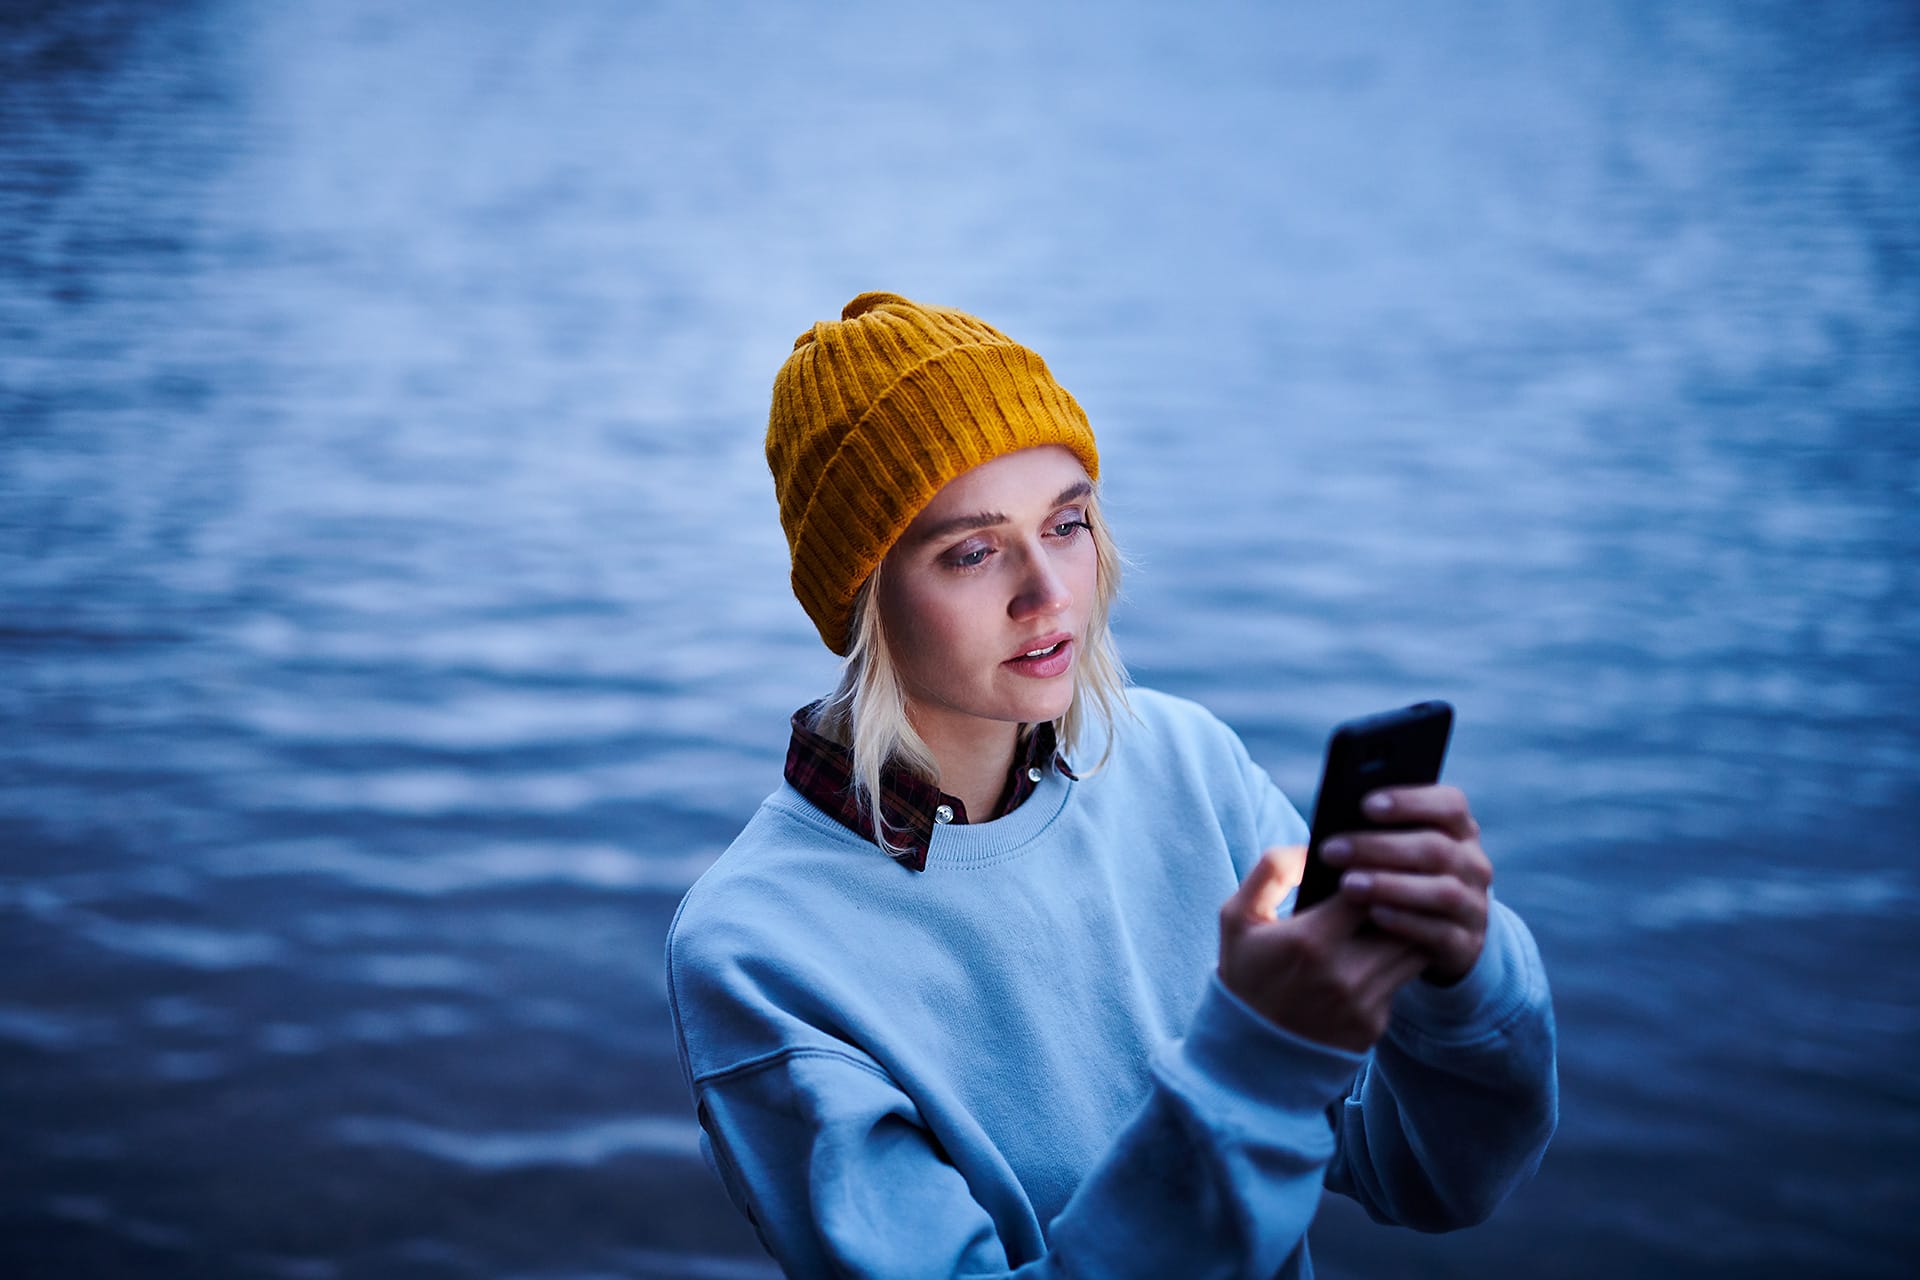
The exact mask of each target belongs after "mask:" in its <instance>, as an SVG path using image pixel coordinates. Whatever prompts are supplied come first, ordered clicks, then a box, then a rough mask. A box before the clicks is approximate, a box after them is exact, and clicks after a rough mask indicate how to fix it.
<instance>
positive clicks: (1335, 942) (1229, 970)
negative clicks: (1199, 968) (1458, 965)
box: [1220, 845, 1431, 1053]
mask: <svg viewBox="0 0 1920 1280" xmlns="http://www.w3.org/2000/svg"><path fill="white" fill-rule="evenodd" d="M1306 852H1307V851H1306V849H1305V847H1304V846H1301V845H1289V846H1284V847H1280V846H1277V847H1275V848H1272V849H1268V850H1267V851H1266V852H1265V853H1263V854H1262V855H1261V856H1260V861H1259V862H1257V863H1255V864H1254V868H1253V870H1252V871H1251V872H1249V873H1248V874H1247V878H1246V879H1245V880H1243V881H1241V883H1240V887H1239V888H1238V889H1236V890H1235V891H1234V893H1233V896H1232V897H1230V898H1228V899H1227V901H1226V903H1225V905H1223V906H1222V907H1221V908H1220V980H1221V982H1223V983H1225V984H1226V988H1227V990H1229V991H1231V992H1233V994H1234V995H1236V996H1238V997H1240V999H1242V1000H1243V1001H1245V1002H1246V1003H1247V1004H1249V1005H1251V1006H1252V1007H1253V1008H1254V1009H1255V1010H1257V1011H1258V1012H1259V1013H1260V1014H1261V1016H1262V1017H1264V1018H1266V1019H1267V1020H1268V1021H1269V1022H1272V1023H1273V1024H1274V1025H1275V1026H1279V1027H1284V1028H1285V1029H1286V1030H1288V1031H1291V1032H1293V1033H1294V1034H1295V1035H1298V1036H1304V1037H1305V1038H1306V1039H1308V1040H1315V1041H1318V1042H1319V1043H1321V1044H1327V1045H1332V1046H1334V1047H1335V1048H1338V1049H1347V1050H1350V1051H1352V1052H1354V1053H1364V1052H1365V1051H1366V1050H1368V1049H1370V1048H1372V1047H1373V1043H1374V1041H1376V1040H1378V1039H1379V1038H1380V1037H1381V1036H1382V1035H1383V1034H1384V1033H1385V1032H1386V1029H1387V1019H1388V1017H1389V1016H1390V1015H1391V1014H1392V1012H1393V996H1394V993H1395V992H1397V991H1398V990H1400V988H1401V987H1403V986H1405V985H1406V984H1407V983H1408V982H1410V981H1412V980H1413V979H1414V978H1417V977H1418V976H1419V975H1420V973H1421V971H1422V970H1424V969H1425V968H1426V967H1427V965H1428V964H1429V963H1431V957H1429V956H1428V955H1427V954H1426V953H1425V952H1424V951H1421V950H1420V949H1418V948H1417V947H1415V946H1414V945H1413V944H1412V943H1410V942H1406V941H1404V940H1402V939H1400V938H1398V937H1396V936H1395V935H1392V934H1388V933H1382V932H1380V931H1379V930H1376V929H1367V930H1364V931H1363V930H1362V926H1363V925H1365V924H1366V923H1367V914H1366V911H1365V910H1364V909H1363V908H1361V907H1359V906H1356V905H1354V904H1353V903H1351V902H1349V901H1347V900H1346V898H1345V897H1344V896H1343V895H1340V894H1335V895H1333V896H1332V897H1330V898H1328V899H1327V900H1326V901H1325V902H1322V903H1320V904H1319V905H1318V906H1315V907H1312V908H1310V909H1308V910H1307V911H1304V912H1302V913H1300V914H1299V915H1288V916H1277V915H1276V914H1275V912H1276V909H1277V908H1278V907H1279V905H1280V903H1281V901H1282V900H1284V899H1285V898H1286V896H1287V890H1289V889H1291V888H1292V887H1293V886H1294V885H1295V884H1296V883H1298V882H1299V879H1300V869H1301V867H1302V866H1303V865H1304V864H1305V861H1306Z"/></svg>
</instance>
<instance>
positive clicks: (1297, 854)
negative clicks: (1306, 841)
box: [1227, 844, 1307, 920]
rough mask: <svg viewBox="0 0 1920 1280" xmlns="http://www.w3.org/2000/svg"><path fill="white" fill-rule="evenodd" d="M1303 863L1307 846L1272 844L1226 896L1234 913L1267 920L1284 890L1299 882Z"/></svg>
mask: <svg viewBox="0 0 1920 1280" xmlns="http://www.w3.org/2000/svg"><path fill="white" fill-rule="evenodd" d="M1306 865H1307V846H1305V845H1303V844H1287V845H1275V846H1273V847H1272V848H1271V849H1268V850H1267V851H1266V852H1265V853H1263V854H1261V855H1260V861H1258V862H1256V863H1254V864H1253V870H1251V871H1249V872H1247V878H1246V879H1245V880H1242V881H1241V882H1240V887H1239V888H1238V889H1235V890H1234V891H1233V897H1231V898H1229V899H1227V903H1228V906H1229V908H1230V909H1231V910H1232V911H1233V912H1234V914H1236V915H1238V916H1240V917H1241V918H1242V919H1246V920H1271V919H1273V918H1274V915H1275V913H1276V912H1277V911H1278V910H1279V907H1280V902H1281V900H1282V899H1284V898H1285V897H1286V896H1287V891H1288V890H1290V889H1292V888H1293V886H1295V885H1297V884H1299V883H1300V874H1301V872H1302V871H1303V870H1305V868H1306Z"/></svg>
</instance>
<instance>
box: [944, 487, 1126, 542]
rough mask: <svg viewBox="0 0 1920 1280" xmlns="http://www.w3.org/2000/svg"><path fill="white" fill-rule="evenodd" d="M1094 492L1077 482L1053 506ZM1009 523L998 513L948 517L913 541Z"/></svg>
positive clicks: (986, 512)
mask: <svg viewBox="0 0 1920 1280" xmlns="http://www.w3.org/2000/svg"><path fill="white" fill-rule="evenodd" d="M1092 492H1093V485H1092V484H1091V483H1090V482H1088V481H1085V480H1076V481H1074V482H1073V483H1072V484H1070V485H1068V486H1067V487H1066V488H1064V489H1062V490H1061V491H1060V496H1059V497H1057V498H1055V499H1054V500H1053V502H1052V504H1051V505H1052V506H1055V507H1064V506H1066V505H1067V504H1068V503H1069V502H1072V501H1073V500H1074V499H1076V498H1084V497H1086V496H1087V495H1088V494H1090V493H1092ZM1008 522H1009V518H1008V517H1007V516H1005V515H1002V514H1001V513H1000V512H998V511H976V512H974V513H973V514H971V515H964V516H948V517H947V518H946V519H945V520H941V521H938V522H936V523H934V524H930V525H928V526H927V527H926V528H924V529H920V530H917V531H915V533H914V535H913V540H914V541H915V542H932V541H934V540H935V539H938V538H944V537H946V536H948V535H949V534H955V533H960V532H962V531H965V532H969V533H970V532H972V531H973V530H975V529H991V528H993V526H995V525H997V524H1006V523H1008Z"/></svg>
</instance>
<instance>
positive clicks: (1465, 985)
mask: <svg viewBox="0 0 1920 1280" xmlns="http://www.w3.org/2000/svg"><path fill="white" fill-rule="evenodd" d="M1491 906H1492V908H1493V910H1492V914H1491V916H1490V918H1489V920H1488V924H1487V939H1486V944H1485V946H1484V947H1483V948H1482V950H1481V953H1480V959H1479V961H1478V962H1477V963H1476V964H1475V965H1474V967H1473V969H1472V970H1471V971H1470V972H1469V973H1468V974H1467V976H1466V977H1465V978H1463V979H1461V980H1460V981H1459V982H1458V983H1456V984H1454V985H1453V986H1450V987H1439V986H1434V985H1432V984H1430V983H1426V982H1422V981H1418V980H1416V981H1414V982H1411V983H1409V984H1408V985H1407V986H1406V987H1405V988H1403V989H1402V990H1401V992H1400V994H1399V995H1398V996H1396V997H1395V1000H1394V1008H1393V1018H1392V1021H1391V1022H1390V1023H1389V1025H1388V1028H1387V1034H1386V1036H1385V1037H1384V1038H1383V1039H1382V1040H1381V1041H1380V1043H1379V1044H1377V1045H1376V1046H1374V1050H1373V1053H1372V1055H1371V1056H1370V1057H1369V1058H1368V1060H1367V1062H1366V1065H1365V1066H1364V1067H1362V1069H1361V1071H1360V1074H1359V1076H1358V1078H1357V1079H1356V1080H1355V1082H1354V1087H1353V1089H1352V1091H1351V1093H1350V1094H1349V1096H1348V1097H1347V1099H1346V1101H1345V1103H1344V1104H1343V1105H1342V1106H1341V1107H1340V1108H1339V1110H1338V1115H1337V1119H1336V1125H1337V1129H1338V1135H1339V1152H1338V1154H1337V1155H1336V1156H1335V1157H1334V1159H1333V1161H1332V1163H1331V1165H1330V1166H1329V1168H1328V1170H1327V1186H1328V1187H1329V1188H1330V1189H1332V1190H1335V1191H1339V1192H1342V1193H1344V1194H1346V1195H1349V1196H1352V1197H1353V1198H1354V1199H1355V1200H1357V1201H1359V1203H1360V1204H1361V1206H1362V1207H1364V1208H1365V1209H1366V1211H1367V1213H1368V1214H1369V1215H1371V1216H1372V1217H1373V1218H1374V1219H1375V1220H1376V1221H1380V1222H1391V1223H1397V1224H1400V1225H1403V1226H1410V1227H1415V1228H1417V1229H1419V1230H1423V1231H1447V1230H1452V1229H1454V1228H1456V1227H1465V1226H1471V1225H1473V1224H1475V1223H1478V1222H1481V1221H1484V1220H1485V1219H1486V1218H1487V1216H1488V1215H1489V1214H1491V1213H1492V1212H1493V1211H1494V1209H1495V1208H1497V1207H1498V1206H1499V1204H1500V1202H1501V1201H1502V1200H1504V1199H1506V1197H1507V1195H1508V1194H1509V1193H1510V1192H1511V1191H1512V1190H1513V1189H1514V1188H1515V1187H1517V1186H1519V1185H1520V1184H1521V1183H1523V1182H1525V1181H1526V1180H1527V1179H1528V1178H1530V1177H1532V1176H1533V1172H1534V1170H1535V1169H1536V1168H1537V1167H1538V1166H1539V1163H1540V1158H1541V1156H1542V1154H1543V1153H1544V1152H1545V1151H1546V1147H1547V1142H1548V1140H1549V1139H1550V1138H1552V1136H1553V1131H1554V1128H1555V1126H1556V1125H1557V1123H1558V1118H1559V1084H1558V1075H1557V1071H1556V1067H1555V1047H1554V1042H1555V1032H1554V1021H1553V1004H1552V998H1551V995H1550V993H1549V992H1548V989H1547V979H1546V971H1545V969H1544V967H1543V966H1542V965H1541V963H1540V953H1539V951H1538V949H1537V948H1536V947H1535V946H1534V941H1533V936H1532V935H1531V934H1530V933H1529V932H1528V931H1527V927H1526V925H1524V924H1522V923H1521V921H1520V917H1519V916H1517V915H1515V914H1514V913H1513V912H1512V911H1511V910H1510V909H1508V908H1507V907H1506V906H1505V905H1504V904H1502V903H1500V902H1497V901H1496V902H1493V903H1492V904H1491Z"/></svg>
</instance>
